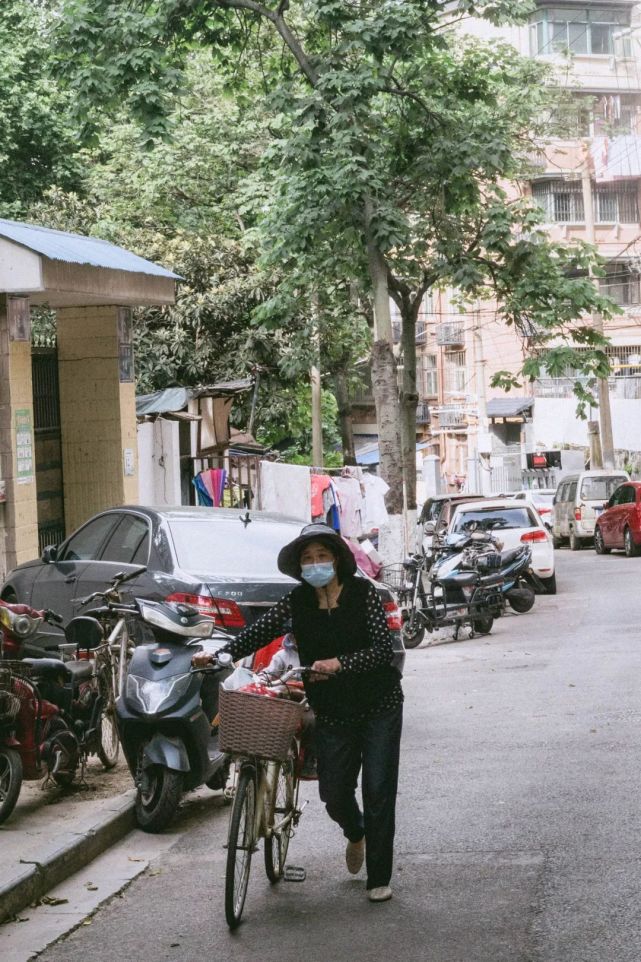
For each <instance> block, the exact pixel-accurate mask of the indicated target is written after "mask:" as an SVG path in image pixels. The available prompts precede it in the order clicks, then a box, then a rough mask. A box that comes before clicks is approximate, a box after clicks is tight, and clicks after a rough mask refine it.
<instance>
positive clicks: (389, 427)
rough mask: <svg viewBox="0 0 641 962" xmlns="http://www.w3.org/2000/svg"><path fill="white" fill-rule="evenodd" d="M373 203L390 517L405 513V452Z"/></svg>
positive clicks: (378, 385) (376, 369)
mask: <svg viewBox="0 0 641 962" xmlns="http://www.w3.org/2000/svg"><path fill="white" fill-rule="evenodd" d="M372 213H373V209H372V203H371V201H370V200H367V201H366V202H365V226H366V233H367V259H368V267H369V277H370V283H371V285H372V298H373V306H374V343H373V344H372V388H373V392H374V403H375V405H376V422H377V426H378V446H379V451H380V458H381V461H380V464H381V475H382V477H383V479H384V480H385V481H387V483H388V485H389V488H390V490H389V491H388V492H387V495H386V498H385V504H386V505H387V510H388V511H389V513H390V515H397V516H399V517H400V516H402V513H403V453H402V447H401V433H400V427H401V411H400V401H399V396H398V381H397V374H396V358H395V357H394V351H393V349H392V318H391V314H390V307H389V290H388V287H387V265H386V263H385V259H384V257H383V255H382V254H381V252H380V250H379V249H378V246H377V244H376V240H375V238H374V233H373V230H372Z"/></svg>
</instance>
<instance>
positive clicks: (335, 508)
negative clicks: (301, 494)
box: [323, 480, 341, 531]
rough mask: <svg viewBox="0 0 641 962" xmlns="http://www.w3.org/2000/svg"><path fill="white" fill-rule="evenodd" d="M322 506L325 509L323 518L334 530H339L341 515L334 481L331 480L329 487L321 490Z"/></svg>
mask: <svg viewBox="0 0 641 962" xmlns="http://www.w3.org/2000/svg"><path fill="white" fill-rule="evenodd" d="M323 508H324V509H325V520H326V521H327V524H328V525H329V526H330V528H333V529H334V531H340V530H341V516H340V511H339V505H338V491H337V489H336V485H335V484H334V481H333V480H332V481H331V484H330V486H329V488H328V489H327V490H326V491H324V492H323Z"/></svg>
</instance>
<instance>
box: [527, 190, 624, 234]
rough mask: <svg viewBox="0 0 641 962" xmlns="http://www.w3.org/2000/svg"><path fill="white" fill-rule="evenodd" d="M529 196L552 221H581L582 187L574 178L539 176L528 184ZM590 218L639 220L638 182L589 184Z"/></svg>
mask: <svg viewBox="0 0 641 962" xmlns="http://www.w3.org/2000/svg"><path fill="white" fill-rule="evenodd" d="M532 197H533V198H534V200H535V201H536V203H537V204H539V206H540V207H542V208H543V210H544V212H545V218H546V220H547V221H548V222H549V223H554V224H582V223H584V221H585V210H584V206H583V189H582V186H581V183H580V181H576V180H542V181H536V182H535V183H534V184H532ZM592 198H593V204H594V220H595V223H597V224H637V223H638V222H639V205H638V182H637V181H631V182H629V183H626V184H619V185H617V186H616V187H612V186H610V185H609V184H607V185H602V184H597V185H596V186H593V188H592Z"/></svg>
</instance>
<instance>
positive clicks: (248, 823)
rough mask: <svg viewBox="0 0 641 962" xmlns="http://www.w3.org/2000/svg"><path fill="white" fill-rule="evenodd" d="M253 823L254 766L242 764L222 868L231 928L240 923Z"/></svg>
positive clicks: (248, 869) (246, 883)
mask: <svg viewBox="0 0 641 962" xmlns="http://www.w3.org/2000/svg"><path fill="white" fill-rule="evenodd" d="M255 825H256V780H255V776H254V770H253V769H252V768H250V767H246V768H243V769H242V770H241V772H240V776H239V778H238V785H237V786H236V794H235V796H234V805H233V808H232V810H231V818H230V820H229V838H228V839H227V870H226V872H225V917H226V919H227V925H228V926H229V928H230V929H235V928H236V926H237V925H238V924H239V923H240V919H241V916H242V914H243V908H244V906H245V898H246V896H247V885H248V883H249V872H250V869H251V860H252V853H253V850H254V845H255V839H254V828H255Z"/></svg>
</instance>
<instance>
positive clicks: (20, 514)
mask: <svg viewBox="0 0 641 962" xmlns="http://www.w3.org/2000/svg"><path fill="white" fill-rule="evenodd" d="M28 318H29V302H28V299H27V298H11V297H9V296H8V295H6V294H0V477H1V479H2V481H3V482H4V496H5V498H6V500H5V502H4V503H2V504H0V575H2V578H4V575H5V574H6V573H7V571H10V570H11V568H14V567H15V566H16V565H18V564H21V563H22V562H23V561H29V560H30V559H31V558H35V557H37V555H38V502H37V492H36V465H35V449H34V434H33V389H32V383H31V341H30V336H29V320H28Z"/></svg>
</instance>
